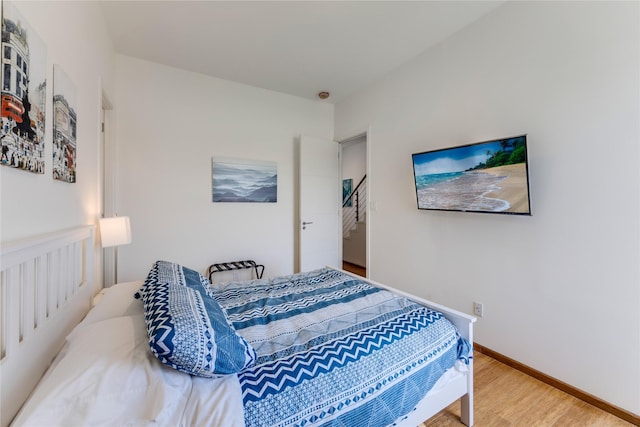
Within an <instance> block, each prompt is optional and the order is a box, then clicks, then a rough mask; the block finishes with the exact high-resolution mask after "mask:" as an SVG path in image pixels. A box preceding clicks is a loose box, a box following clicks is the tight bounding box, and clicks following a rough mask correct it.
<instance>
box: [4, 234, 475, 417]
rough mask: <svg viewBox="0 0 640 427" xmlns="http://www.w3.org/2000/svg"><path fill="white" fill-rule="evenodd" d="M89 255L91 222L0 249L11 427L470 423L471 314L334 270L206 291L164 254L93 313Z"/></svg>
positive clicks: (103, 298)
mask: <svg viewBox="0 0 640 427" xmlns="http://www.w3.org/2000/svg"><path fill="white" fill-rule="evenodd" d="M9 253H11V254H12V255H11V256H10V257H8V254H9ZM18 254H20V255H18ZM92 255H93V229H92V228H91V227H83V228H80V229H74V230H68V231H65V232H61V233H57V234H56V235H55V236H48V237H47V238H46V239H32V240H30V241H29V242H21V243H20V244H9V245H3V248H2V275H1V276H0V277H1V278H2V281H1V282H0V285H1V287H2V288H1V292H2V293H1V296H2V304H3V306H2V313H3V314H2V316H0V317H1V318H2V326H1V330H2V335H1V336H0V337H1V340H2V360H1V361H0V369H1V370H2V417H3V418H2V425H8V424H9V423H10V422H11V421H12V420H13V424H14V425H40V424H43V423H44V424H47V425H55V424H58V425H124V424H126V425H150V424H155V425H224V426H236V425H237V426H242V425H247V426H261V425H263V426H272V425H273V426H275V425H282V426H293V425H299V426H309V425H336V426H340V425H345V426H347V425H349V426H352V425H374V426H377V425H380V426H382V425H400V426H416V425H418V424H420V423H422V422H423V421H424V420H426V419H428V418H430V417H431V416H432V415H434V414H435V413H437V412H439V411H440V410H442V409H443V408H445V407H446V406H448V405H449V404H450V403H452V402H454V401H455V400H457V399H460V401H461V405H462V411H461V412H462V417H461V421H462V422H463V423H465V424H467V425H472V424H473V359H472V357H471V351H470V346H471V343H472V338H473V336H472V326H473V322H474V321H475V319H474V318H473V317H471V316H468V315H465V314H463V313H459V312H456V311H455V310H451V309H448V308H446V307H443V306H440V305H437V304H433V303H431V302H428V301H425V300H421V299H419V298H415V297H412V296H410V295H407V294H405V293H402V292H399V291H395V290H392V289H391V288H388V287H386V286H383V285H381V284H378V283H375V282H372V281H367V280H363V279H362V278H360V277H358V276H354V275H351V274H349V273H347V272H344V271H341V270H336V269H332V268H325V269H320V270H315V271H311V272H304V273H299V274H296V275H291V276H285V277H277V278H271V279H261V280H254V281H246V282H236V283H224V284H216V285H213V286H210V284H209V282H208V280H207V279H206V278H204V277H203V276H202V275H200V274H199V273H197V272H195V271H193V270H190V269H188V268H187V267H184V266H180V265H178V264H176V263H171V262H165V261H160V262H157V263H155V264H154V265H153V266H152V267H151V269H150V272H149V276H148V277H147V279H146V280H145V281H140V282H130V283H122V284H118V285H116V286H114V287H112V288H109V289H106V290H103V291H102V292H101V293H100V294H99V295H98V296H97V297H96V298H95V300H96V304H95V307H93V308H92V309H91V310H90V311H89V303H90V301H91V296H92V294H93V292H92V289H91V286H90V280H88V279H87V278H90V277H92V275H91V273H90V272H91V271H92V268H91V265H92V262H91V259H92ZM52 273H53V274H52ZM51 277H53V278H54V279H55V280H52V279H50V278H51ZM54 282H55V283H54ZM134 294H137V296H138V297H139V299H135V298H134V297H133V295H134ZM16 301H18V302H19V303H18V304H16ZM39 301H44V307H45V309H44V311H43V313H44V314H39V313H40V309H39V308H38V307H39V306H40V303H39ZM16 305H17V306H18V308H17V309H10V308H9V307H15V306H16ZM214 306H215V307H214ZM33 307H35V308H33ZM186 307H188V308H186ZM54 308H55V309H54ZM172 310H173V311H172ZM87 311H88V314H87V315H86V316H85V317H84V319H82V320H81V321H80V319H81V318H82V316H84V314H85V313H86V312H87ZM185 312H187V314H185ZM212 313H213V314H212ZM216 316H217V317H216ZM32 319H34V320H32ZM167 319H173V320H171V321H167ZM184 319H187V320H184ZM182 322H186V323H182ZM194 322H195V323H194ZM194 325H195V326H194ZM212 325H213V326H212ZM14 329H17V332H11V331H12V330H14ZM54 331H55V333H54ZM40 335H46V336H47V337H50V336H52V338H50V339H47V340H43V339H42V337H40ZM168 337H170V338H168ZM178 337H179V338H178ZM211 337H214V338H211ZM199 340H200V341H199ZM194 343H200V344H194ZM194 346H196V347H198V350H197V351H195V350H194V349H193V347H194ZM407 348H411V350H410V351H406V349H407ZM195 353H197V356H194V354H195ZM56 354H57V356H56V357H55V358H54V357H53V356H54V355H56ZM26 355H37V357H35V356H34V357H31V356H29V357H27V356H26ZM27 359H34V360H33V361H32V360H27ZM52 359H53V361H52ZM27 362H28V363H27ZM49 364H50V366H49V369H46V368H47V365H49ZM45 370H46V373H44V372H45ZM185 372H187V373H189V374H187V373H185ZM43 373H44V375H43ZM365 374H366V375H365ZM25 401H26V403H24V402H25ZM16 414H17V415H16ZM14 416H15V418H14Z"/></svg>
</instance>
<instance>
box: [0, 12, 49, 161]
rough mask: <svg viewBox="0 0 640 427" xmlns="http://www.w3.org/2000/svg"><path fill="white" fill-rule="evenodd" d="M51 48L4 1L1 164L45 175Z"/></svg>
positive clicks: (0, 130)
mask: <svg viewBox="0 0 640 427" xmlns="http://www.w3.org/2000/svg"><path fill="white" fill-rule="evenodd" d="M46 67H47V49H46V46H45V44H44V42H43V41H42V40H41V39H40V38H39V37H38V35H37V34H36V33H35V31H33V30H32V28H31V27H30V26H29V24H28V23H27V22H26V21H25V20H24V18H23V17H22V16H21V15H20V14H19V13H18V11H17V10H16V9H15V6H14V4H13V3H12V2H9V1H4V2H3V13H2V68H1V70H0V71H1V72H2V78H1V79H0V81H2V113H1V118H2V127H1V128H0V140H1V141H2V143H1V157H0V163H1V164H2V165H4V166H10V167H13V168H18V169H22V170H26V171H29V172H34V173H44V163H45V162H44V135H45V105H46V92H47V90H46V88H47V84H46V75H47V68H46Z"/></svg>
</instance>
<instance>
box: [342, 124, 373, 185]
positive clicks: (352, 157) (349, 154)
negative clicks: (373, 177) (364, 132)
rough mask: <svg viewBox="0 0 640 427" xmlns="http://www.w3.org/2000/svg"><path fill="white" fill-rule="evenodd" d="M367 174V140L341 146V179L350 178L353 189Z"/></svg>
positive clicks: (359, 139) (362, 139) (361, 139)
mask: <svg viewBox="0 0 640 427" xmlns="http://www.w3.org/2000/svg"><path fill="white" fill-rule="evenodd" d="M366 173H367V138H366V137H361V138H358V139H357V140H355V141H350V142H345V143H343V144H342V179H348V178H351V179H352V180H353V189H354V190H355V188H356V185H358V183H359V182H360V180H361V179H362V177H363V176H365V174H366Z"/></svg>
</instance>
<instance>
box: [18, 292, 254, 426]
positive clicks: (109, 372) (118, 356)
mask: <svg viewBox="0 0 640 427" xmlns="http://www.w3.org/2000/svg"><path fill="white" fill-rule="evenodd" d="M140 285H141V282H131V283H124V284H119V285H117V286H114V287H112V288H109V289H107V290H106V291H105V293H104V296H103V298H102V299H101V301H100V302H99V303H98V304H97V305H96V307H94V308H93V309H92V310H91V311H90V312H89V314H88V315H87V316H86V318H85V319H84V320H83V321H82V322H81V323H80V324H79V325H78V326H77V327H76V328H75V329H74V330H73V332H72V333H71V334H70V335H69V336H68V337H67V342H66V344H65V346H64V348H63V350H62V351H61V353H60V354H59V355H58V357H56V359H55V360H54V362H53V364H52V365H51V367H50V368H49V370H48V371H47V373H46V374H45V376H44V377H43V379H42V381H41V382H40V384H39V385H38V387H37V388H36V390H35V392H34V393H33V394H32V396H31V397H30V398H29V400H28V401H27V403H26V404H25V406H24V407H23V408H22V409H21V411H20V413H19V414H18V416H17V417H16V418H15V420H14V422H13V425H16V426H22V425H24V426H41V425H42V426H44V425H46V426H54V425H59V426H76V425H77V426H80V425H82V426H94V425H101V426H104V425H118V426H125V425H126V426H146V425H152V424H154V425H162V426H180V425H182V426H193V425H210V426H243V425H244V418H243V409H242V397H241V392H240V385H239V383H238V379H237V377H236V376H235V375H229V376H226V377H223V378H218V379H207V378H196V377H191V376H189V375H186V374H184V373H181V372H178V371H175V370H173V369H171V368H168V367H166V366H165V365H163V364H161V363H160V362H159V361H158V360H157V359H156V358H155V357H154V356H153V355H152V354H151V352H150V351H149V345H148V337H147V333H146V328H145V322H144V315H143V312H142V303H141V302H140V301H138V300H135V299H134V298H133V294H134V293H135V292H136V291H137V290H138V289H139V287H140Z"/></svg>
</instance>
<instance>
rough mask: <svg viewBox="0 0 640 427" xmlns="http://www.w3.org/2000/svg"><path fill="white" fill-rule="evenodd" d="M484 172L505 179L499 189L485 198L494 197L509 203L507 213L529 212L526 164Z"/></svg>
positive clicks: (500, 167) (499, 167)
mask: <svg viewBox="0 0 640 427" xmlns="http://www.w3.org/2000/svg"><path fill="white" fill-rule="evenodd" d="M482 172H485V173H489V174H492V175H495V176H499V177H504V179H502V180H501V181H500V184H499V188H497V189H495V190H493V191H490V192H489V193H487V194H486V195H485V197H493V198H496V199H500V200H505V201H507V202H509V205H510V207H509V209H507V212H529V194H528V188H527V169H526V165H525V164H524V163H518V164H516V165H506V166H498V167H495V168H490V169H483V170H482Z"/></svg>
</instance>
